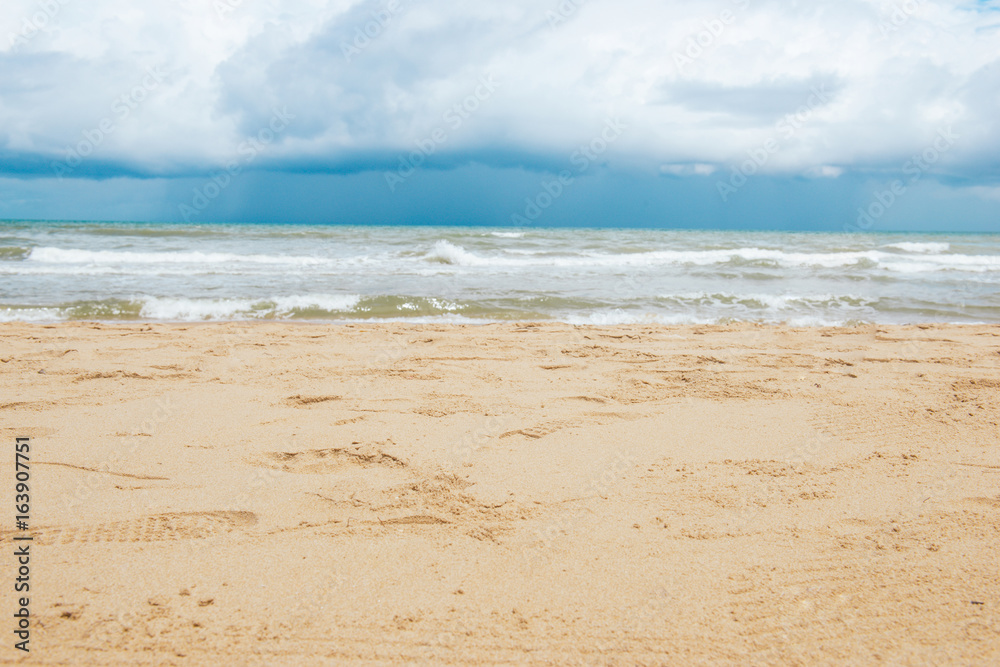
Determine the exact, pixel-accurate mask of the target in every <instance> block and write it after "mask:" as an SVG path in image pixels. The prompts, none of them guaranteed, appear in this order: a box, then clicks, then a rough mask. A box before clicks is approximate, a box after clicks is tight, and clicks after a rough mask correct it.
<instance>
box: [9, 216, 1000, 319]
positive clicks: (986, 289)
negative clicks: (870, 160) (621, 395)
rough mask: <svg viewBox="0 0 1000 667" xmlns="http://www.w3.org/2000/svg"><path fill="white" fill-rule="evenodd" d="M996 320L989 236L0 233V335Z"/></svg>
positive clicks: (216, 230)
mask: <svg viewBox="0 0 1000 667" xmlns="http://www.w3.org/2000/svg"><path fill="white" fill-rule="evenodd" d="M63 320H148V321H182V322H189V321H211V320H315V321H331V322H354V321H407V322H452V323H486V322H496V321H510V320H549V321H559V322H567V323H572V324H619V323H642V322H649V323H662V324H686V323H693V324H708V323H725V322H733V321H752V322H763V323H786V324H789V325H793V326H825V325H848V326H850V325H856V324H862V323H885V324H904V323H922V322H955V323H998V322H1000V235H962V234H927V235H921V234H825V233H789V232H733V231H676V230H643V229H534V228H530V229H483V228H455V227H390V226H386V227H346V226H316V225H227V224H209V225H191V224H146V223H134V224H131V223H56V222H3V223H0V321H27V322H57V321H63Z"/></svg>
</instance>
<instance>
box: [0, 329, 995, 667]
mask: <svg viewBox="0 0 1000 667" xmlns="http://www.w3.org/2000/svg"><path fill="white" fill-rule="evenodd" d="M0 392H2V393H0V434H2V442H5V443H7V444H6V445H5V446H7V447H9V450H8V451H9V452H10V455H8V456H7V457H6V458H7V460H8V461H9V463H7V464H4V466H3V475H4V476H3V479H2V480H0V481H2V484H3V486H2V488H3V489H6V491H5V492H4V493H7V494H8V495H9V498H6V499H5V500H4V502H7V503H8V505H7V507H8V511H7V513H6V518H5V519H4V522H3V526H2V528H3V539H4V543H5V544H6V545H7V546H6V547H4V549H3V551H4V553H7V554H8V555H6V556H3V557H2V559H0V563H2V565H0V572H2V573H5V574H0V578H2V579H3V580H2V581H0V586H2V588H3V591H4V593H3V598H2V602H3V609H2V613H3V615H4V617H6V618H8V625H10V626H11V628H9V629H5V630H4V632H3V634H4V636H6V637H7V638H8V639H7V640H5V642H4V645H3V647H2V648H0V658H2V659H3V660H4V661H5V662H7V661H12V660H14V659H20V660H23V661H24V662H25V664H27V663H31V664H57V663H58V664H66V663H74V664H82V663H87V664H168V663H175V664H212V665H223V664H254V665H257V664H259V665H309V664H337V663H348V662H355V663H362V664H393V663H399V664H402V663H443V664H451V663H462V664H532V663H533V664H593V665H598V664H644V665H654V664H677V665H697V664H719V663H722V664H727V663H728V664H762V665H763V664H776V665H789V664H803V665H807V664H808V665H813V664H833V663H839V664H893V665H925V664H926V665H944V664H980V665H985V664H1000V428H998V423H1000V327H997V326H966V327H958V326H945V325H936V326H920V327H874V326H863V327H857V328H847V329H820V328H816V329H792V328H787V327H757V326H753V325H733V326H717V327H715V326H713V327H708V326H706V327H659V326H639V325H636V326H618V327H608V328H596V327H594V328H584V327H571V326H566V325H558V324H540V325H539V324H524V325H522V324H503V325H487V326H479V327H471V326H470V327H462V326H444V325H442V326H436V325H433V326H432V325H402V324H379V325H353V326H343V325H339V326H337V325H317V324H302V325H296V324H284V323H260V324H251V325H243V324H233V323H229V324H195V325H183V324H177V325H166V324H145V323H141V324H139V323H137V324H92V323H66V324H57V325H44V326H43V325H24V324H5V325H2V326H0ZM16 436H30V437H31V438H32V447H33V450H32V457H33V459H32V468H31V470H32V472H31V474H32V484H33V490H32V509H31V525H32V530H31V533H32V534H33V535H34V537H35V541H34V543H33V547H32V548H33V552H32V553H33V558H32V591H31V614H32V622H33V626H32V636H31V648H32V651H31V653H30V655H29V656H27V657H26V658H25V657H22V656H20V655H19V652H17V651H15V650H13V648H12V644H13V639H12V635H11V634H10V629H12V627H13V624H12V622H11V620H10V619H11V616H10V614H12V613H13V608H14V600H13V594H12V592H11V582H12V580H13V576H14V575H13V572H14V570H15V563H14V558H13V556H12V555H10V554H9V553H8V552H9V551H10V550H11V548H12V546H11V542H10V538H11V537H12V536H13V535H14V534H15V532H14V530H13V527H14V526H13V517H12V514H13V511H12V510H11V509H10V506H12V505H13V504H14V502H13V501H14V499H13V493H14V492H13V458H14V457H13V447H14V438H15V437H16ZM8 580H10V581H8Z"/></svg>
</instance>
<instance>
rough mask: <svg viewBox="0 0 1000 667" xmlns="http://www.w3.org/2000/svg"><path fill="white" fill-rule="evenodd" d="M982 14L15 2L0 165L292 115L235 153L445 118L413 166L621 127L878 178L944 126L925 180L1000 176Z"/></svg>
mask: <svg viewBox="0 0 1000 667" xmlns="http://www.w3.org/2000/svg"><path fill="white" fill-rule="evenodd" d="M43 6H44V7H48V8H49V10H52V11H49V13H48V14H45V12H46V10H43V9H40V8H42V7H43ZM560 7H562V11H560ZM567 7H569V8H570V10H567V9H566V8H567ZM53 8H55V9H54V10H53ZM996 9H997V6H996V3H984V2H976V3H956V2H944V1H943V0H908V1H906V2H904V1H903V0H898V1H897V2H896V3H895V4H891V3H889V4H887V3H884V2H881V1H877V0H816V1H815V2H810V3H787V2H778V1H777V0H753V1H750V0H694V1H692V2H688V3H664V4H662V5H659V4H654V3H649V2H646V1H640V0H619V1H617V2H612V1H611V0H587V1H586V2H576V3H572V2H568V0H564V2H562V3H560V2H558V1H557V0H552V1H551V2H545V1H543V2H537V1H535V0H530V1H529V0H509V1H508V2H505V3H471V4H470V3H459V4H456V3H453V2H446V1H445V0H421V1H420V2H417V1H416V0H365V1H363V2H354V1H351V0H284V1H279V0H260V1H258V2H251V1H250V0H243V1H242V2H238V1H236V0H213V1H212V2H206V1H204V0H172V1H167V0H151V1H150V2H145V3H142V4H141V5H136V4H135V3H132V2H127V1H125V0H91V1H90V2H86V3H83V2H79V1H78V0H45V2H41V0H8V1H7V2H6V3H5V11H4V13H3V16H2V17H0V128H2V129H0V173H5V174H9V175H17V176H19V177H24V176H30V175H53V174H55V173H60V172H59V165H63V167H69V166H70V164H71V163H75V162H77V159H76V158H79V164H76V165H75V166H72V168H70V169H65V168H64V169H63V171H62V172H61V175H62V176H63V177H86V178H99V177H110V176H119V175H136V176H144V177H153V176H166V177H182V176H187V175H193V174H196V175H197V174H207V173H211V172H213V171H214V170H219V169H222V168H224V166H225V165H226V164H227V163H231V162H232V161H234V160H240V159H241V157H240V156H241V155H242V153H241V146H242V147H244V148H245V147H246V145H247V142H248V141H250V142H252V141H253V140H254V138H255V137H259V136H260V133H261V132H263V131H265V130H266V129H267V128H268V126H269V123H270V120H271V119H272V117H273V116H274V114H275V113H279V112H282V111H283V110H284V111H283V112H284V113H287V114H290V115H292V116H294V119H293V120H292V122H290V123H289V124H288V125H287V127H286V128H284V129H283V130H282V131H281V132H280V133H279V134H277V135H276V136H273V137H272V138H271V140H270V141H268V142H266V144H261V145H260V150H259V151H256V153H255V157H254V159H253V160H252V161H251V162H250V163H247V164H244V167H245V168H247V169H250V170H254V169H278V170H285V171H289V172H296V171H301V172H310V173H314V172H329V173H351V172H363V171H368V170H391V169H395V168H396V166H397V164H398V160H399V159H400V156H405V155H407V154H409V153H411V152H412V151H414V150H416V149H417V147H418V146H420V145H421V142H423V143H424V144H426V142H427V141H428V140H429V138H430V137H432V136H436V135H435V132H436V131H441V132H444V134H443V135H437V136H443V140H441V141H435V145H434V151H433V152H432V153H430V154H428V155H427V156H426V160H425V162H424V166H429V167H437V168H454V167H458V166H461V165H467V164H475V163H479V164H485V165H490V166H498V167H509V166H522V167H526V168H529V169H547V170H557V169H559V168H561V165H565V164H566V163H567V162H568V160H569V159H570V156H571V155H572V154H573V152H574V151H575V150H577V149H578V148H579V147H580V146H581V145H585V144H586V143H587V142H590V141H591V140H592V139H594V138H595V137H596V136H599V133H600V131H601V129H602V128H603V127H604V124H605V122H606V121H607V119H609V118H622V119H624V120H625V121H627V123H628V126H629V129H628V131H627V132H626V133H624V134H623V135H622V137H621V139H620V140H619V141H617V142H616V144H615V146H614V148H613V151H609V152H608V155H607V160H608V161H609V162H610V163H611V164H612V165H616V166H621V167H627V168H628V169H632V170H635V169H638V170H646V171H648V172H649V173H651V174H656V173H664V174H668V175H673V176H684V175H688V176H692V175H694V176H697V175H701V176H704V175H707V174H710V173H712V172H714V171H717V170H725V169H728V168H729V167H731V166H732V165H734V164H739V163H740V162H742V161H743V160H745V159H746V155H747V151H753V150H756V149H758V148H759V147H760V146H762V145H765V144H766V143H767V142H768V141H771V140H773V141H776V142H778V144H779V145H780V147H779V150H778V151H776V152H775V153H774V155H773V157H772V159H770V160H769V161H768V162H767V164H765V165H764V166H763V167H762V171H763V172H770V173H775V174H805V175H812V176H823V177H832V176H839V175H840V174H843V173H845V172H852V171H857V172H871V173H878V172H880V171H886V170H893V169H899V168H901V167H902V165H904V164H905V163H906V162H907V160H909V159H910V158H911V157H912V156H913V155H915V154H919V153H920V152H922V151H924V150H925V149H926V148H927V147H928V146H929V145H932V142H933V141H934V139H935V137H936V136H937V133H938V132H939V131H940V130H942V129H943V128H947V127H952V128H953V130H954V132H955V133H956V134H957V135H959V137H960V140H959V141H958V142H956V144H955V146H954V147H953V149H952V150H949V151H948V152H947V154H945V155H943V156H942V157H941V160H940V161H939V162H938V163H936V164H935V166H934V169H933V170H932V171H931V174H932V175H938V176H940V177H942V178H955V179H966V180H968V179H972V180H976V179H983V180H1000V168H998V165H997V160H996V155H997V154H1000V121H998V120H997V114H996V109H997V108H1000V53H998V52H997V50H996V31H995V26H996V24H997V16H998V14H997V12H996ZM39 12H42V13H43V14H45V15H46V17H47V18H46V19H45V20H44V25H41V23H42V22H41V21H38V20H36V19H37V18H38V16H40V14H39ZM553 17H556V18H555V19H554V18H553ZM32 26H34V30H32V29H31V28H32ZM692 45H693V47H692ZM151 70H152V71H157V72H162V73H163V76H162V77H161V80H160V81H158V82H157V83H156V85H155V86H150V85H149V82H150V80H149V78H148V77H149V72H150V71H151ZM484 77H487V78H489V80H491V81H494V82H495V84H496V87H495V90H494V91H492V92H490V93H489V95H483V94H482V91H483V89H482V85H483V80H484ZM817 89H819V90H823V91H825V95H826V96H825V98H824V99H823V100H822V101H821V102H817V101H816V100H815V93H816V90H817ZM477 91H478V92H477ZM139 97H141V99H138V98H139ZM473 98H475V102H474V103H473V102H468V100H470V99H473ZM122 105H124V106H122ZM456 105H458V111H455V109H456ZM467 107H468V108H467ZM471 107H474V108H471ZM126 110H127V113H125V111H126ZM449 111H451V113H452V115H451V116H449ZM456 118H458V119H460V120H461V122H456ZM99 135H100V140H98V136H99ZM84 152H86V153H87V154H86V155H82V153H84Z"/></svg>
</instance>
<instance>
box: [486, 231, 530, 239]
mask: <svg viewBox="0 0 1000 667" xmlns="http://www.w3.org/2000/svg"><path fill="white" fill-rule="evenodd" d="M490 236H495V237H497V238H498V239H523V238H524V232H490Z"/></svg>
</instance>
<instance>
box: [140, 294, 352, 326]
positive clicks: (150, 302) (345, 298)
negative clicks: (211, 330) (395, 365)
mask: <svg viewBox="0 0 1000 667" xmlns="http://www.w3.org/2000/svg"><path fill="white" fill-rule="evenodd" d="M140 300H141V301H142V309H141V311H140V316H141V317H145V318H149V319H154V320H225V319H243V318H261V317H266V316H276V317H279V318H282V317H288V316H290V315H293V314H294V313H295V311H297V310H307V309H317V310H322V311H327V312H330V313H336V312H345V313H346V312H350V311H352V310H353V309H354V307H355V306H357V305H358V302H359V301H360V300H361V297H359V296H357V295H328V294H320V295H302V296H286V297H276V298H273V299H186V298H160V297H142V298H141V299H140Z"/></svg>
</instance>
